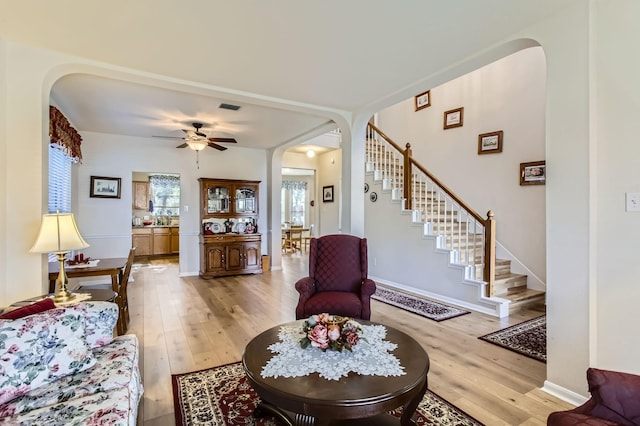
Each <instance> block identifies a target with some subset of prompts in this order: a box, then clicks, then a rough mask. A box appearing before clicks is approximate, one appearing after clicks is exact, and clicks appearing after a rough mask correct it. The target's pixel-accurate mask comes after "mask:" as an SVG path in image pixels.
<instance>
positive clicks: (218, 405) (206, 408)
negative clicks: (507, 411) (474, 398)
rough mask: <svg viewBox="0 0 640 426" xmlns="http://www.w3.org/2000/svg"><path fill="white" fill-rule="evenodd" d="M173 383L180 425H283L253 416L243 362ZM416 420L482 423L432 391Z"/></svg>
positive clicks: (443, 424)
mask: <svg viewBox="0 0 640 426" xmlns="http://www.w3.org/2000/svg"><path fill="white" fill-rule="evenodd" d="M171 382H172V384H173V401H174V410H175V416H176V425H185V426H186V425H202V426H204V425H207V426H232V425H246V426H251V425H253V426H280V425H281V423H280V421H278V420H276V419H275V418H273V417H270V416H265V417H261V418H255V417H254V416H253V410H254V409H255V408H256V406H257V405H258V403H259V401H260V399H259V397H258V395H257V394H256V392H255V391H254V390H253V389H252V388H251V385H250V384H249V382H248V380H247V378H246V376H245V374H244V370H243V369H242V364H241V363H239V362H234V363H232V364H227V365H222V366H219V367H213V368H208V369H206V370H201V371H196V372H193V373H185V374H174V375H172V376H171ZM391 414H393V415H394V416H396V417H400V415H401V411H400V410H396V411H394V412H392V413H391ZM414 419H415V421H416V424H417V425H439V426H454V425H455V426H482V423H480V422H479V421H477V420H476V419H474V418H473V417H471V416H469V415H468V414H466V413H465V412H464V411H462V410H460V409H459V408H457V407H455V406H454V405H453V404H451V403H449V402H447V401H446V400H444V399H443V398H441V397H439V396H438V395H436V394H435V393H433V392H431V391H428V390H427V393H426V394H425V396H424V398H423V399H422V402H421V403H420V404H419V406H418V409H417V410H416V415H415V416H414Z"/></svg>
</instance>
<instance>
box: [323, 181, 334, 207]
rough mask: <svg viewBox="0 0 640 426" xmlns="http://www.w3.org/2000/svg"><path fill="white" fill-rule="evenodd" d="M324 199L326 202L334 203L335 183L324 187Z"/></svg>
mask: <svg viewBox="0 0 640 426" xmlns="http://www.w3.org/2000/svg"><path fill="white" fill-rule="evenodd" d="M322 201H323V202H324V203H333V185H328V186H323V187H322Z"/></svg>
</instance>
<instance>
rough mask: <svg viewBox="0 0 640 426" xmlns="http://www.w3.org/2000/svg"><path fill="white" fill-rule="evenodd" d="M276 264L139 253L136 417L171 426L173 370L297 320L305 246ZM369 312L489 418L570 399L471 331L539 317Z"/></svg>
mask: <svg viewBox="0 0 640 426" xmlns="http://www.w3.org/2000/svg"><path fill="white" fill-rule="evenodd" d="M283 257H284V259H283V270H281V271H271V272H265V273H264V274H261V275H247V276H237V277H226V278H217V279H212V280H202V279H200V278H198V277H186V278H180V277H179V276H178V265H177V263H176V262H177V260H176V259H162V260H152V261H146V260H137V261H136V262H137V263H139V264H141V266H138V265H136V266H135V267H134V269H133V272H132V274H133V278H134V280H135V281H134V282H132V283H130V284H129V304H130V305H129V306H130V312H131V324H130V328H129V331H128V332H129V333H134V334H136V335H137V336H138V338H139V340H140V347H141V353H140V367H141V370H142V376H143V383H144V395H143V400H142V402H141V404H140V415H139V422H138V423H139V424H144V425H145V426H147V425H148V426H152V425H173V424H174V414H173V396H172V389H171V374H175V373H184V372H189V371H195V370H200V369H204V368H208V367H213V366H216V365H221V364H226V363H230V362H235V361H239V360H240V359H241V357H242V351H243V348H244V346H245V345H246V344H247V343H248V342H249V340H251V339H252V338H253V337H254V336H256V335H257V334H259V333H260V332H262V331H264V330H266V329H268V328H271V327H273V326H275V325H277V324H279V323H283V322H287V321H292V320H294V319H295V313H294V312H295V305H296V302H297V293H296V291H295V289H294V283H295V281H296V280H297V279H298V278H299V277H302V276H304V275H306V272H307V262H306V258H307V254H306V253H302V254H300V253H297V254H291V255H286V256H283ZM371 303H372V307H371V310H372V315H371V320H372V321H376V322H380V323H383V324H388V325H390V326H393V327H395V328H398V329H400V330H402V331H404V332H405V333H407V334H409V335H411V336H413V337H414V338H415V339H416V340H418V341H419V342H420V343H421V344H422V345H423V347H424V348H425V350H426V351H427V353H428V354H429V357H430V360H431V368H430V371H429V377H428V378H429V389H431V390H432V391H434V392H436V393H437V394H439V395H440V396H442V397H444V398H445V399H447V400H448V401H450V402H452V403H453V404H455V405H456V406H458V407H460V408H461V409H463V410H464V411H466V412H467V413H469V414H470V415H472V416H474V417H475V418H477V419H478V420H480V421H481V422H483V423H485V424H487V425H491V426H493V425H545V424H546V418H547V415H548V414H549V413H550V412H552V411H556V410H564V409H568V408H571V406H570V405H568V404H566V403H564V402H562V401H560V400H558V399H556V398H554V397H552V396H550V395H548V394H546V393H545V392H542V391H541V390H539V388H540V387H541V386H542V384H543V382H544V380H545V374H546V372H545V364H543V363H541V362H538V361H534V360H532V359H529V358H526V357H523V356H519V355H517V354H515V353H513V352H511V351H508V350H505V349H502V348H500V347H498V346H495V345H492V344H489V343H486V342H483V341H481V340H479V339H478V336H481V335H484V334H487V333H490V332H492V331H495V330H498V329H500V328H504V327H506V326H508V325H512V324H516V323H519V322H522V321H524V320H527V319H530V318H534V317H536V316H539V315H541V314H542V313H543V312H544V311H543V308H538V309H535V308H533V309H530V310H528V311H526V312H522V313H520V314H517V315H512V316H511V317H510V318H508V319H503V320H500V319H497V318H495V317H490V316H488V315H484V314H479V313H475V312H473V313H471V314H468V315H463V316H461V317H458V318H454V319H450V320H446V321H443V322H440V323H437V322H435V321H431V320H428V319H426V318H423V317H420V316H418V315H415V314H412V313H409V312H406V311H403V310H401V309H398V308H395V307H392V306H390V305H387V304H384V303H381V302H378V301H376V300H372V302H371Z"/></svg>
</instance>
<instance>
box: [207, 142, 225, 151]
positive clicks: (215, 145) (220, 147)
mask: <svg viewBox="0 0 640 426" xmlns="http://www.w3.org/2000/svg"><path fill="white" fill-rule="evenodd" d="M209 146H210V147H211V148H215V149H217V150H218V151H224V150H226V149H227V147H226V146H222V145H218V144H217V143H213V142H209Z"/></svg>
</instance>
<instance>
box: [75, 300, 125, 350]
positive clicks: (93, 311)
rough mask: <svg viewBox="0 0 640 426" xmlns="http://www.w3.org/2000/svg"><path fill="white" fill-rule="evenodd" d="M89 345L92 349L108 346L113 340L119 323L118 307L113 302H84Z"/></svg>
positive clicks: (80, 307)
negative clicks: (114, 331)
mask: <svg viewBox="0 0 640 426" xmlns="http://www.w3.org/2000/svg"><path fill="white" fill-rule="evenodd" d="M81 305H84V308H85V312H86V316H85V322H84V325H85V328H86V335H87V344H88V345H89V347H90V348H91V349H93V348H97V347H100V346H104V345H108V344H109V343H111V341H112V340H113V330H114V328H115V326H116V322H117V321H118V305H116V304H115V303H112V302H98V301H96V302H83V303H80V304H79V305H77V306H78V308H77V309H82V308H83V307H82V306H81Z"/></svg>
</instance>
